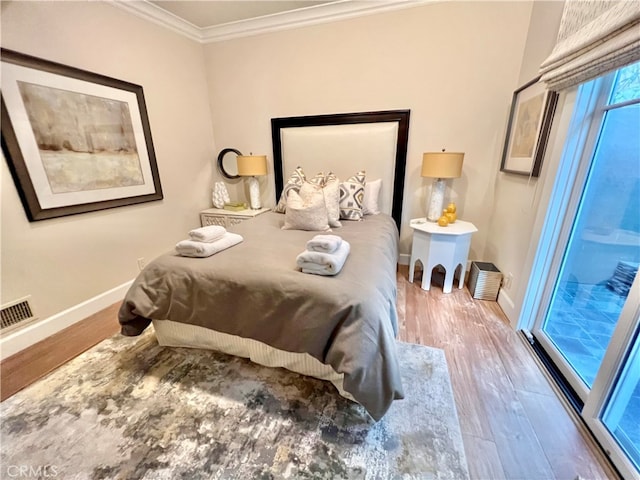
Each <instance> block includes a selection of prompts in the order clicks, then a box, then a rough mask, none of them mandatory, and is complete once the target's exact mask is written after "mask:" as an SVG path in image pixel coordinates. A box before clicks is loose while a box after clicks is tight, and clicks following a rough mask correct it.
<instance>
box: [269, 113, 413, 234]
mask: <svg viewBox="0 0 640 480" xmlns="http://www.w3.org/2000/svg"><path fill="white" fill-rule="evenodd" d="M271 129H272V138H273V158H274V174H275V181H276V198H279V197H280V194H281V192H282V189H283V182H284V179H286V178H288V176H289V175H290V174H291V172H293V170H294V169H295V168H296V167H298V166H300V167H302V168H303V169H304V171H305V173H306V174H307V175H308V176H313V175H315V174H316V173H318V172H324V173H328V172H330V171H331V172H333V173H334V174H336V175H337V176H338V178H339V179H340V180H346V179H347V178H349V177H351V176H352V175H355V174H356V173H357V172H358V171H359V170H365V171H366V179H367V180H368V181H372V180H376V179H382V190H381V193H380V202H379V203H380V209H381V210H382V211H383V212H385V213H387V214H389V215H392V216H393V218H394V219H395V221H396V224H397V225H398V229H399V228H400V218H401V213H402V193H403V189H404V174H405V162H406V155H407V141H408V130H409V111H408V110H394V111H383V112H365V113H349V114H336V115H319V116H305V117H287V118H274V119H272V120H271Z"/></svg>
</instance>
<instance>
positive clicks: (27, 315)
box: [0, 297, 36, 333]
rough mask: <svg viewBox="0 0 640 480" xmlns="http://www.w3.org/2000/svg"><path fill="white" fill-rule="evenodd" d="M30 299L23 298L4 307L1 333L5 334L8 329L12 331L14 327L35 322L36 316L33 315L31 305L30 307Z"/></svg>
mask: <svg viewBox="0 0 640 480" xmlns="http://www.w3.org/2000/svg"><path fill="white" fill-rule="evenodd" d="M29 298H30V297H26V298H21V299H20V300H16V301H15V302H11V303H8V304H6V305H3V306H2V310H1V313H2V328H0V331H2V332H3V333H4V332H5V331H7V330H8V329H12V327H15V326H17V325H22V324H24V323H25V322H28V321H30V320H35V318H36V316H35V315H34V314H33V309H32V308H31V305H29Z"/></svg>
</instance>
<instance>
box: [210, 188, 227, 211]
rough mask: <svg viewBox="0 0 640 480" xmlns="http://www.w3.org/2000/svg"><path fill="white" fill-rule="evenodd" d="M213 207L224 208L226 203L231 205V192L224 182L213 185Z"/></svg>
mask: <svg viewBox="0 0 640 480" xmlns="http://www.w3.org/2000/svg"><path fill="white" fill-rule="evenodd" d="M211 198H212V200H213V206H214V207H216V208H223V207H224V204H225V203H229V201H230V199H229V192H228V191H227V187H226V185H225V184H224V182H216V183H215V184H214V185H213V194H212V195H211Z"/></svg>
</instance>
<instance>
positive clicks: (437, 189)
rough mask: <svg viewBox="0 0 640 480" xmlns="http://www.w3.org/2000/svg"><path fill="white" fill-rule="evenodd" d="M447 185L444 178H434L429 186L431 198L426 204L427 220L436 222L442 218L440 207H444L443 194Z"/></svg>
mask: <svg viewBox="0 0 640 480" xmlns="http://www.w3.org/2000/svg"><path fill="white" fill-rule="evenodd" d="M446 187H447V183H446V181H445V179H444V178H436V179H435V180H434V181H433V185H432V186H431V197H430V198H429V200H428V202H427V220H429V221H430V222H437V221H438V219H439V218H440V217H441V216H442V206H443V205H444V192H445V189H446Z"/></svg>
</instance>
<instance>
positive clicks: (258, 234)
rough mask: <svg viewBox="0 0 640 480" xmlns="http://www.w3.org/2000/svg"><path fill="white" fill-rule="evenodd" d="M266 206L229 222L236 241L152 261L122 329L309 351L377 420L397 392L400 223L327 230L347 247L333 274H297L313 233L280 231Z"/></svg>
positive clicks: (369, 220)
mask: <svg viewBox="0 0 640 480" xmlns="http://www.w3.org/2000/svg"><path fill="white" fill-rule="evenodd" d="M283 222H284V215H282V214H277V213H272V212H268V213H265V214H262V215H259V216H257V217H256V218H254V219H252V220H250V221H246V222H243V223H241V224H240V225H236V226H234V227H233V228H232V229H230V230H232V231H234V232H236V233H239V234H241V235H242V236H243V237H244V241H243V242H242V243H240V244H238V245H236V246H234V247H232V248H230V249H228V250H225V251H223V252H220V253H217V254H215V255H213V256H211V257H207V258H187V257H181V256H179V255H177V254H176V253H175V252H172V253H168V254H165V255H163V256H161V257H159V258H157V259H156V260H154V261H153V262H151V263H150V264H149V265H148V266H147V267H146V268H145V269H144V270H143V271H142V272H141V273H140V275H139V276H138V277H137V278H136V280H135V281H134V283H133V285H132V286H131V288H130V289H129V291H128V293H127V295H126V297H125V299H124V301H123V304H122V306H121V308H120V313H119V320H120V324H121V325H122V333H123V334H124V335H129V336H135V335H139V334H140V333H142V331H143V330H144V329H145V328H146V327H147V326H148V325H149V324H150V322H151V319H168V320H173V321H176V322H182V323H188V324H193V325H199V326H201V327H205V328H210V329H213V330H216V331H220V332H224V333H227V334H231V335H238V336H240V337H244V338H250V339H254V340H257V341H260V342H263V343H266V344H268V345H271V346H273V347H275V348H278V349H280V350H285V351H288V352H297V353H301V352H307V353H309V354H310V355H311V356H313V357H315V358H316V359H318V360H320V361H321V362H322V363H324V364H327V365H331V366H332V367H333V368H334V370H336V371H337V372H339V373H344V375H345V378H344V389H345V390H346V391H347V392H349V393H351V394H352V395H353V397H354V398H355V399H356V400H357V401H358V402H359V403H361V404H362V405H363V406H364V407H365V408H366V409H367V411H368V412H369V414H370V415H371V416H372V417H373V418H374V419H376V420H378V419H380V418H381V417H382V416H383V415H384V413H385V412H386V411H387V409H388V408H389V406H390V404H391V402H392V401H393V400H395V399H400V398H403V391H402V383H401V380H400V374H399V369H398V361H397V357H396V346H395V336H396V334H397V317H396V306H395V302H396V278H395V272H396V262H397V254H398V230H397V228H396V225H395V223H394V221H393V220H392V219H391V217H389V216H387V215H384V214H381V215H375V216H367V217H365V220H363V221H360V222H350V221H344V222H343V225H344V226H343V227H342V228H338V229H334V231H333V233H334V234H336V235H340V236H341V237H342V238H344V239H345V240H347V241H348V242H349V243H350V244H351V253H350V255H349V257H348V258H347V260H346V262H345V265H344V267H343V269H342V271H341V272H340V273H339V274H338V275H336V276H333V277H325V276H318V275H310V274H305V273H302V272H301V271H300V270H299V268H297V266H296V256H297V255H298V254H299V253H300V252H302V251H303V250H304V248H305V243H306V242H307V240H309V239H311V238H312V237H313V236H314V235H316V234H317V232H304V231H299V230H281V228H280V227H281V226H282V224H283Z"/></svg>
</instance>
